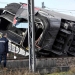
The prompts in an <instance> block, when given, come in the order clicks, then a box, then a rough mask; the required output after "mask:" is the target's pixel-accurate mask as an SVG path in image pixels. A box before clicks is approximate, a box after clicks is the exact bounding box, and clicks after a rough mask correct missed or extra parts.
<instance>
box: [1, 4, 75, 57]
mask: <svg viewBox="0 0 75 75" xmlns="http://www.w3.org/2000/svg"><path fill="white" fill-rule="evenodd" d="M13 4H14V5H15V7H17V6H16V4H15V3H11V4H9V5H8V7H7V8H6V7H5V9H4V10H3V11H4V12H2V14H1V15H0V20H1V21H0V32H3V31H6V32H7V33H8V38H9V39H10V40H11V41H12V42H13V43H14V44H16V45H18V46H20V47H22V48H24V49H27V47H28V32H27V31H28V30H27V29H25V28H16V26H17V25H18V23H20V24H21V23H27V22H28V18H27V16H28V14H27V4H17V5H18V7H17V9H16V10H17V11H15V10H14V8H13V10H12V11H11V10H10V9H8V8H9V6H10V8H11V7H13ZM34 10H35V41H36V40H37V39H38V38H40V36H41V38H40V40H39V42H38V44H37V45H38V46H39V47H41V48H40V49H38V48H37V47H36V49H35V51H36V54H37V56H47V57H53V56H75V17H72V16H68V15H64V14H60V13H57V12H54V11H50V10H46V9H42V8H34ZM13 11H14V12H13ZM13 19H14V20H13ZM12 23H14V25H13V24H12Z"/></svg>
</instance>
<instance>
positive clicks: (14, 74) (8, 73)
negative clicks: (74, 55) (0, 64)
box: [0, 66, 75, 75]
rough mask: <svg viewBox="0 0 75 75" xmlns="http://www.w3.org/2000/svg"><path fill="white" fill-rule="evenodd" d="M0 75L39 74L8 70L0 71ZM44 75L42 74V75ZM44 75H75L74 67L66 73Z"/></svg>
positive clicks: (37, 74)
mask: <svg viewBox="0 0 75 75" xmlns="http://www.w3.org/2000/svg"><path fill="white" fill-rule="evenodd" d="M0 75H41V74H40V73H30V72H29V71H28V70H26V69H13V70H12V69H10V70H2V71H1V70H0ZM43 75H44V74H43ZM45 75H75V67H74V66H71V67H70V70H69V71H68V72H54V73H52V74H45Z"/></svg>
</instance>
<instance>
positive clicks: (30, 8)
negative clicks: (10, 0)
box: [28, 0, 36, 72]
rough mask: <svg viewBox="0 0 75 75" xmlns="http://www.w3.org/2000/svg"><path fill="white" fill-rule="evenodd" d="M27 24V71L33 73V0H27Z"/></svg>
mask: <svg viewBox="0 0 75 75" xmlns="http://www.w3.org/2000/svg"><path fill="white" fill-rule="evenodd" d="M28 24H29V27H28V45H29V70H30V71H31V72H35V64H36V63H35V28H34V0H28Z"/></svg>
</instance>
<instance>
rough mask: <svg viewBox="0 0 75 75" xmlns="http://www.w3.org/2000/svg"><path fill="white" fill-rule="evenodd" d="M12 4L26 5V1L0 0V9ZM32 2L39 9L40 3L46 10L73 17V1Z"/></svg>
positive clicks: (41, 0) (74, 4) (43, 0)
mask: <svg viewBox="0 0 75 75" xmlns="http://www.w3.org/2000/svg"><path fill="white" fill-rule="evenodd" d="M12 2H16V3H19V2H24V3H27V0H4V1H2V0H0V8H2V7H5V5H6V4H8V3H12ZM34 2H35V6H37V7H41V6H42V2H44V3H45V6H46V7H47V9H48V8H50V9H49V10H55V11H57V12H61V13H65V14H68V15H72V16H75V0H35V1H34Z"/></svg>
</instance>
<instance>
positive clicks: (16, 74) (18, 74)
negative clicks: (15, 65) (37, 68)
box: [0, 69, 40, 75]
mask: <svg viewBox="0 0 75 75" xmlns="http://www.w3.org/2000/svg"><path fill="white" fill-rule="evenodd" d="M0 75H40V74H39V73H30V72H28V71H27V70H25V69H21V70H18V69H15V70H12V69H11V70H10V71H9V70H2V71H1V70H0Z"/></svg>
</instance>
